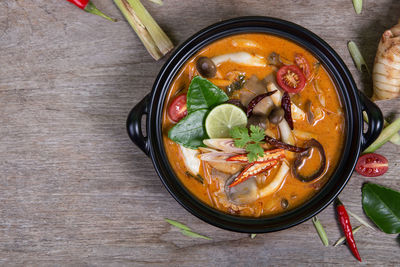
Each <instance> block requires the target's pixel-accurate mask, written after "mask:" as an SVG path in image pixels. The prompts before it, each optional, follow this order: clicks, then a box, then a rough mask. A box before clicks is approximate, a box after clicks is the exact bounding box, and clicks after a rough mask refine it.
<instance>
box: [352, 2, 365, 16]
mask: <svg viewBox="0 0 400 267" xmlns="http://www.w3.org/2000/svg"><path fill="white" fill-rule="evenodd" d="M362 4H363V1H362V0H353V6H354V11H356V13H357V14H360V13H361V10H362Z"/></svg>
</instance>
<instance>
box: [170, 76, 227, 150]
mask: <svg viewBox="0 0 400 267" xmlns="http://www.w3.org/2000/svg"><path fill="white" fill-rule="evenodd" d="M228 99H229V97H228V96H227V95H226V94H225V93H224V91H222V90H221V89H219V88H218V87H217V86H215V85H214V84H213V83H212V82H210V81H209V80H207V79H204V78H202V77H200V76H196V77H194V78H193V80H192V81H191V83H190V85H189V90H188V93H187V110H188V115H187V116H186V117H185V118H183V119H182V120H181V121H179V123H177V124H176V125H175V126H174V127H172V128H171V130H170V131H169V132H168V137H169V138H170V139H171V140H172V141H174V142H176V143H178V144H181V145H183V146H185V147H188V148H193V149H196V148H198V147H200V146H204V144H203V140H204V139H207V138H208V136H207V133H206V130H205V127H204V120H205V118H206V117H207V114H208V112H209V109H210V108H212V107H214V106H216V105H219V104H221V103H224V102H225V101H227V100H228Z"/></svg>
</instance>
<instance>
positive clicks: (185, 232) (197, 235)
mask: <svg viewBox="0 0 400 267" xmlns="http://www.w3.org/2000/svg"><path fill="white" fill-rule="evenodd" d="M181 233H182V234H184V235H185V236H188V237H194V238H203V239H206V240H212V239H211V238H209V237H208V236H204V235H201V234H198V233H195V232H192V231H189V230H181Z"/></svg>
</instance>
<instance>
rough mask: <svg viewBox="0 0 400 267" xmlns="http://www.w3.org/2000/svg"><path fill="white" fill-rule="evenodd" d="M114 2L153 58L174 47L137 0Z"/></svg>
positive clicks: (115, 0)
mask: <svg viewBox="0 0 400 267" xmlns="http://www.w3.org/2000/svg"><path fill="white" fill-rule="evenodd" d="M114 3H115V4H116V5H117V7H118V8H119V9H120V10H121V12H122V14H123V15H124V16H125V18H126V19H127V20H128V22H129V24H130V25H131V26H132V28H133V29H134V30H135V32H136V33H137V35H138V36H139V38H140V40H141V41H142V42H143V44H144V46H145V47H146V49H147V51H149V53H150V55H151V56H152V57H153V58H154V59H155V60H158V59H160V58H161V57H162V56H164V55H165V54H167V53H168V52H169V51H171V50H172V48H174V45H173V44H172V42H171V40H170V39H169V38H168V36H167V35H166V34H165V32H164V31H163V30H162V29H161V28H160V26H159V25H158V24H157V22H156V21H155V20H154V19H153V18H152V16H151V15H150V13H149V12H148V11H147V10H146V8H145V7H144V6H143V5H142V3H141V2H140V1H139V0H114Z"/></svg>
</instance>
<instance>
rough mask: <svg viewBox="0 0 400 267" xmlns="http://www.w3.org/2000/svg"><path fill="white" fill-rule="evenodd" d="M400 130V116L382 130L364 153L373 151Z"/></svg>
mask: <svg viewBox="0 0 400 267" xmlns="http://www.w3.org/2000/svg"><path fill="white" fill-rule="evenodd" d="M398 131H400V118H398V119H396V120H395V121H394V122H392V123H391V124H389V125H388V126H387V127H386V128H385V129H383V130H382V132H381V134H380V135H379V137H378V138H377V139H376V140H375V142H373V143H372V144H371V145H370V146H369V147H368V148H367V149H366V150H365V151H364V152H363V153H364V154H365V153H372V152H374V151H375V150H377V149H378V148H380V147H381V146H383V145H384V144H385V143H386V142H387V141H389V140H390V139H391V138H392V136H393V135H395V134H396V133H397V132H398Z"/></svg>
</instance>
